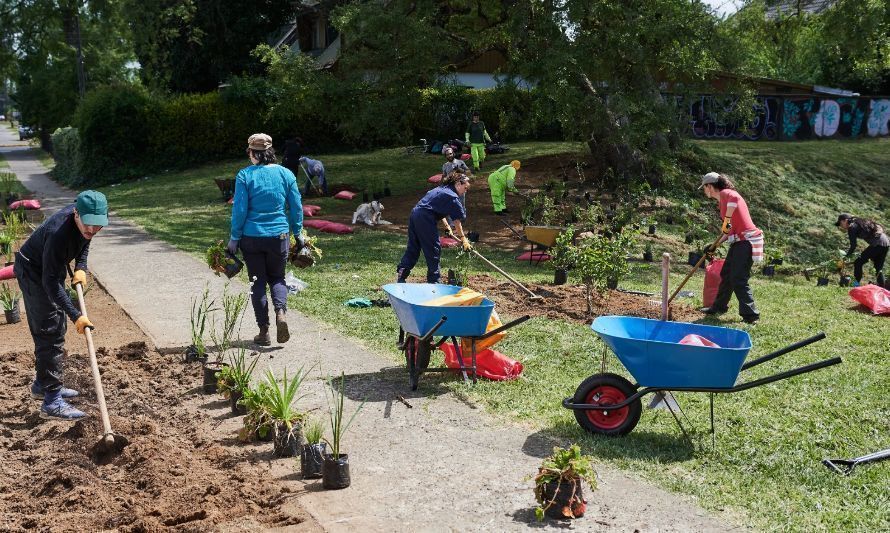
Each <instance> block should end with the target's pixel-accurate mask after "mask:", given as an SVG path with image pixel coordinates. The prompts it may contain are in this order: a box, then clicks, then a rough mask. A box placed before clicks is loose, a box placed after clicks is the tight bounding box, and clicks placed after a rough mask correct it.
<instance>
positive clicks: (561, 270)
mask: <svg viewBox="0 0 890 533" xmlns="http://www.w3.org/2000/svg"><path fill="white" fill-rule="evenodd" d="M574 238H575V232H574V231H573V230H566V231H564V232H562V233H560V234H559V235H558V236H557V237H556V240H555V241H554V242H553V246H552V247H551V248H550V266H552V267H553V269H554V272H553V284H554V285H565V284H566V281H568V278H569V269H571V268H572V267H573V266H575V261H576V260H577V255H578V249H577V247H576V246H575V245H574V243H573V240H574Z"/></svg>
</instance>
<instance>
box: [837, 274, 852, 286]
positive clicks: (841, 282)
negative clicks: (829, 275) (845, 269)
mask: <svg viewBox="0 0 890 533" xmlns="http://www.w3.org/2000/svg"><path fill="white" fill-rule="evenodd" d="M850 281H852V278H850V276H841V279H840V280H839V281H838V285H840V286H841V287H849V286H850Z"/></svg>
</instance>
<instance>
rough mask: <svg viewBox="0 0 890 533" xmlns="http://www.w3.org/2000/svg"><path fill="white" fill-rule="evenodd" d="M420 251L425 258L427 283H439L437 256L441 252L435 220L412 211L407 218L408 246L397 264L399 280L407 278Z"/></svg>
mask: <svg viewBox="0 0 890 533" xmlns="http://www.w3.org/2000/svg"><path fill="white" fill-rule="evenodd" d="M421 251H423V258H424V259H426V281H427V283H439V257H440V256H441V254H442V245H441V243H439V230H438V229H436V222H435V221H432V222H430V221H429V220H426V218H425V217H423V216H415V215H414V214H413V213H412V214H411V218H409V219H408V247H407V248H406V249H405V254H404V255H403V256H402V260H401V261H399V266H398V273H399V281H400V282H403V281H405V280H406V279H408V274H410V273H411V269H412V268H414V265H416V264H417V260H418V259H419V258H420V252H421Z"/></svg>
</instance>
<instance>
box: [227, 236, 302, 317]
mask: <svg viewBox="0 0 890 533" xmlns="http://www.w3.org/2000/svg"><path fill="white" fill-rule="evenodd" d="M238 247H239V248H240V249H241V253H242V254H243V255H244V263H245V264H247V276H248V277H249V278H250V281H252V282H253V288H252V289H251V290H250V302H251V303H252V304H253V314H254V315H255V316H256V323H257V325H258V326H260V327H264V326H268V325H269V300H268V299H267V298H266V285H268V286H269V289H270V292H271V293H272V306H273V307H274V308H275V310H276V311H277V310H279V309H287V284H285V283H284V271H285V265H286V264H287V251H288V249H289V247H290V239H289V238H288V235H287V234H286V233H285V234H283V237H281V236H279V237H246V236H245V237H241V241H240V242H239V243H238ZM254 278H256V280H255V281H254Z"/></svg>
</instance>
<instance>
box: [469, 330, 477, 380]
mask: <svg viewBox="0 0 890 533" xmlns="http://www.w3.org/2000/svg"><path fill="white" fill-rule="evenodd" d="M470 351H471V352H472V359H473V385H475V384H476V338H475V337H473V340H471V341H470Z"/></svg>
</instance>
